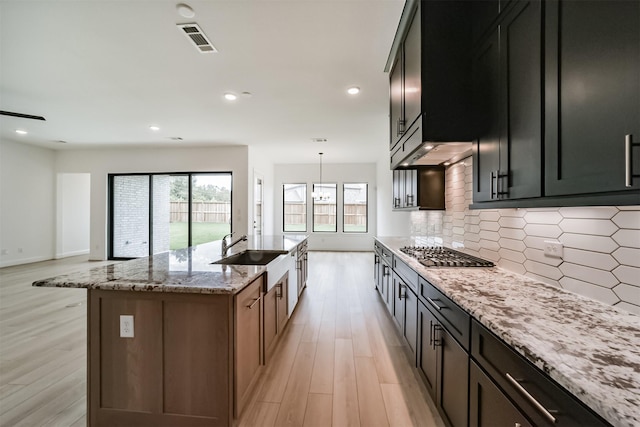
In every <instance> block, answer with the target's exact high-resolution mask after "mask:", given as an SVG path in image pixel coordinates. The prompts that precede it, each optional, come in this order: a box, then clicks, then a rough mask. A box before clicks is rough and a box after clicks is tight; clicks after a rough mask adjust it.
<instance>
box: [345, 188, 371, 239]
mask: <svg viewBox="0 0 640 427" xmlns="http://www.w3.org/2000/svg"><path fill="white" fill-rule="evenodd" d="M347 185H364V193H365V197H366V203H365V206H366V214H365V224H364V231H347V230H345V225H346V221H345V206H346V201H345V200H346V199H345V197H344V193H345V190H346V187H347ZM342 232H343V233H347V234H352V233H353V234H367V233H369V183H368V182H343V183H342Z"/></svg>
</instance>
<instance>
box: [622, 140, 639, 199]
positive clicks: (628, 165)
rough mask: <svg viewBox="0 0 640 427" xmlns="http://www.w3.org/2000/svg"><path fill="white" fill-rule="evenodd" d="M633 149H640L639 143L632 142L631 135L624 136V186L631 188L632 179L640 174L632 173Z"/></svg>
mask: <svg viewBox="0 0 640 427" xmlns="http://www.w3.org/2000/svg"><path fill="white" fill-rule="evenodd" d="M633 147H640V142H635V143H634V142H633V135H625V136H624V185H625V187H633V177H637V176H640V174H634V173H633V161H632V159H633V156H632V154H633Z"/></svg>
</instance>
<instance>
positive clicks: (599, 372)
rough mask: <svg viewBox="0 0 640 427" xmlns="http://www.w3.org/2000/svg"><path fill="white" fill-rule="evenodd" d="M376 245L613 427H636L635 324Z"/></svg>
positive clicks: (408, 242)
mask: <svg viewBox="0 0 640 427" xmlns="http://www.w3.org/2000/svg"><path fill="white" fill-rule="evenodd" d="M376 240H377V241H378V242H380V243H381V244H382V245H384V246H386V247H387V248H388V249H390V250H392V251H393V253H394V255H395V256H398V257H399V258H400V259H402V261H404V262H405V263H407V264H408V265H409V266H411V267H412V268H413V269H414V270H416V271H417V272H418V274H420V275H421V276H422V277H423V278H424V279H426V280H428V281H429V282H430V283H431V284H433V285H434V286H436V287H437V288H438V289H440V290H441V291H442V292H443V293H444V294H445V295H447V296H448V297H449V298H451V300H453V301H454V302H455V303H457V304H458V305H459V306H460V307H462V308H463V309H464V310H465V311H467V312H468V313H469V314H470V315H471V316H472V317H473V318H475V319H476V320H478V321H479V322H480V323H481V324H483V325H484V326H485V327H486V328H487V329H489V330H490V331H492V332H493V333H494V334H496V335H497V336H498V337H500V338H502V340H504V341H505V342H506V343H507V344H509V345H510V346H511V347H512V348H513V349H515V350H516V351H517V352H518V353H520V354H521V355H522V356H524V357H525V358H526V359H527V360H529V361H530V362H531V363H533V364H534V365H535V366H537V367H538V368H539V369H541V370H542V371H544V372H545V373H547V374H548V375H549V376H550V377H551V378H553V379H554V380H555V381H556V382H557V383H558V384H560V385H561V386H563V387H564V388H565V389H567V390H568V391H569V392H571V393H572V394H573V395H574V396H576V397H577V398H578V399H580V400H581V401H582V402H583V403H584V404H585V405H587V406H589V407H590V408H591V409H592V410H593V411H594V412H596V413H598V414H599V415H600V416H601V417H602V418H604V419H605V420H607V421H609V422H610V423H611V424H613V425H614V426H629V427H631V426H638V425H640V316H637V315H634V314H632V313H628V312H625V311H622V310H620V309H617V308H615V307H613V306H609V305H606V304H603V303H601V302H599V301H595V300H591V299H588V298H585V297H582V296H580V295H577V294H574V293H571V292H568V291H565V290H563V289H559V288H556V287H553V286H550V285H547V284H543V283H540V282H536V281H535V280H532V279H529V278H527V277H524V276H521V275H518V274H515V273H511V272H508V271H506V270H503V269H501V268H498V267H493V268H427V267H424V266H423V265H422V264H420V263H419V262H418V261H417V260H415V259H414V258H411V257H410V256H408V255H406V254H404V253H402V252H400V250H399V249H400V248H401V247H403V246H428V245H429V244H431V245H433V242H428V241H423V240H422V239H420V238H419V237H418V238H397V237H378V238H376Z"/></svg>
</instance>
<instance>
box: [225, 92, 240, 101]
mask: <svg viewBox="0 0 640 427" xmlns="http://www.w3.org/2000/svg"><path fill="white" fill-rule="evenodd" d="M224 99H226V100H227V101H235V100H236V99H238V95H236V94H234V93H225V94H224Z"/></svg>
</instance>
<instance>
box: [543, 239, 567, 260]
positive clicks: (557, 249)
mask: <svg viewBox="0 0 640 427" xmlns="http://www.w3.org/2000/svg"><path fill="white" fill-rule="evenodd" d="M563 248H564V246H563V245H562V243H560V242H556V241H553V240H545V241H544V254H545V255H546V256H549V257H553V258H562V252H563V250H562V249H563Z"/></svg>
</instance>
